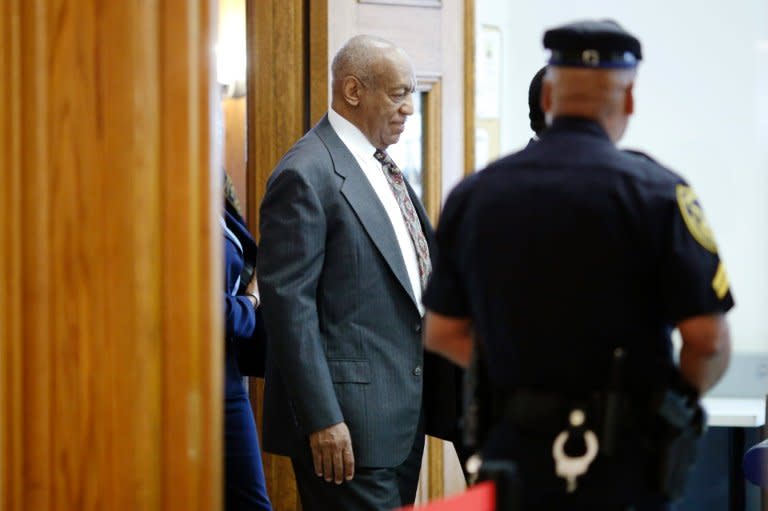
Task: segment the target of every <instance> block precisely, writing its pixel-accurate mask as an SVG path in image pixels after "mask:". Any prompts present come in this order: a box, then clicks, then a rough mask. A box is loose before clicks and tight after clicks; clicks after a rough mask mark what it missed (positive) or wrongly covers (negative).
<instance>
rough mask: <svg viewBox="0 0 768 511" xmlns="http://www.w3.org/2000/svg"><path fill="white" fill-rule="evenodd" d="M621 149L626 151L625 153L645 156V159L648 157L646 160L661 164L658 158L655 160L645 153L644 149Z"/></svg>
mask: <svg viewBox="0 0 768 511" xmlns="http://www.w3.org/2000/svg"><path fill="white" fill-rule="evenodd" d="M621 151H622V152H624V153H628V154H633V155H635V156H640V157H641V158H644V159H646V160H648V161H650V162H653V163H655V164H657V165H659V162H657V161H656V160H654V159H653V158H651V157H650V156H648V155H647V154H645V153H644V152H642V151H638V150H636V149H622V150H621Z"/></svg>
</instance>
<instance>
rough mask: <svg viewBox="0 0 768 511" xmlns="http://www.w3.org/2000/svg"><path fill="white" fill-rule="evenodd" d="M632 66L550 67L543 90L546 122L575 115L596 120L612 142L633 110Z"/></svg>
mask: <svg viewBox="0 0 768 511" xmlns="http://www.w3.org/2000/svg"><path fill="white" fill-rule="evenodd" d="M635 76H636V71H635V69H634V68H633V69H593V68H583V67H558V66H549V67H548V69H547V73H546V76H545V77H544V89H543V92H542V96H543V100H542V102H543V104H544V109H545V111H546V114H547V120H548V122H551V120H552V119H553V118H555V117H560V116H575V117H585V118H588V119H594V120H596V121H598V122H599V123H600V124H601V125H602V126H603V128H605V130H606V131H607V132H608V135H609V136H610V137H611V139H613V140H614V141H617V140H618V139H619V138H621V136H622V135H623V133H624V130H625V129H626V124H627V119H628V117H629V115H631V114H632V113H633V111H634V97H633V94H632V88H633V86H634V80H635Z"/></svg>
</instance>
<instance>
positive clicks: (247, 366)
mask: <svg viewBox="0 0 768 511" xmlns="http://www.w3.org/2000/svg"><path fill="white" fill-rule="evenodd" d="M225 190H229V191H230V193H225V210H224V212H223V214H222V217H221V228H222V231H223V233H224V256H225V257H224V261H225V268H224V275H225V282H224V306H225V308H224V323H225V327H226V333H225V339H226V348H225V353H226V371H225V378H226V379H225V383H224V390H225V398H224V486H225V492H224V503H225V510H226V511H255V510H258V511H269V510H271V509H272V505H271V503H270V501H269V497H268V496H267V489H266V485H265V482H264V469H263V467H262V464H261V451H260V449H259V439H258V435H257V433H256V422H255V420H254V417H253V412H252V410H251V404H250V402H249V400H248V392H247V390H246V388H245V385H244V384H243V376H244V375H246V374H247V375H250V376H263V374H264V358H265V352H264V350H265V347H266V338H265V335H264V329H263V325H262V323H263V321H262V318H261V313H260V311H259V309H260V307H259V305H260V297H259V288H258V285H257V283H256V275H255V272H254V268H255V261H256V243H255V242H254V240H253V237H252V236H251V234H250V232H248V228H247V227H246V225H245V221H244V220H243V219H242V217H241V216H240V214H239V212H238V207H237V202H236V198H235V196H234V194H233V193H231V191H232V187H231V182H229V181H228V180H227V181H226V183H225Z"/></svg>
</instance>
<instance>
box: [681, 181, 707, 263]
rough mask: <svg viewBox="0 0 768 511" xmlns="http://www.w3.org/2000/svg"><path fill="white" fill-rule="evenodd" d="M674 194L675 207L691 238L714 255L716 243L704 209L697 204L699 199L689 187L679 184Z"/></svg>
mask: <svg viewBox="0 0 768 511" xmlns="http://www.w3.org/2000/svg"><path fill="white" fill-rule="evenodd" d="M675 194H676V195H677V205H678V207H679V208H680V214H681V215H682V216H683V220H684V221H685V225H686V227H688V231H690V233H691V236H693V238H694V239H695V240H696V241H698V242H699V244H700V245H701V246H702V247H704V248H706V249H707V250H709V251H710V252H712V253H713V254H716V253H717V242H715V236H714V235H713V234H712V229H710V227H709V223H708V222H707V219H706V217H705V216H704V209H702V207H701V204H700V203H699V198H698V197H696V192H694V191H693V189H692V188H691V187H690V186H686V185H683V184H679V185H677V188H676V189H675Z"/></svg>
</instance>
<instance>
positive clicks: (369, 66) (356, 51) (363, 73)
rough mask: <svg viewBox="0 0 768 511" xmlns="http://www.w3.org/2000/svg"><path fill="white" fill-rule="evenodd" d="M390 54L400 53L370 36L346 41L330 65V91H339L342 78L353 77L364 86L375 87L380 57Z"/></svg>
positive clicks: (360, 36)
mask: <svg viewBox="0 0 768 511" xmlns="http://www.w3.org/2000/svg"><path fill="white" fill-rule="evenodd" d="M390 52H401V50H400V49H399V48H398V47H397V46H395V45H394V44H393V43H391V42H389V41H387V40H386V39H382V38H381V37H376V36H372V35H357V36H354V37H353V38H351V39H350V40H349V41H347V42H346V43H345V44H344V46H342V47H341V49H340V50H339V51H338V52H337V53H336V56H335V57H334V58H333V62H332V63H331V78H332V89H333V91H334V93H335V92H336V91H337V90H338V89H340V87H341V85H342V83H343V81H344V78H346V77H347V76H350V75H351V76H355V77H356V78H357V79H359V80H360V81H361V82H363V83H364V84H365V85H367V86H370V87H373V86H375V85H376V77H377V75H378V73H379V71H378V70H377V69H376V68H377V66H378V65H379V64H380V61H381V59H382V57H384V56H385V55H387V54H388V53H390Z"/></svg>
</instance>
